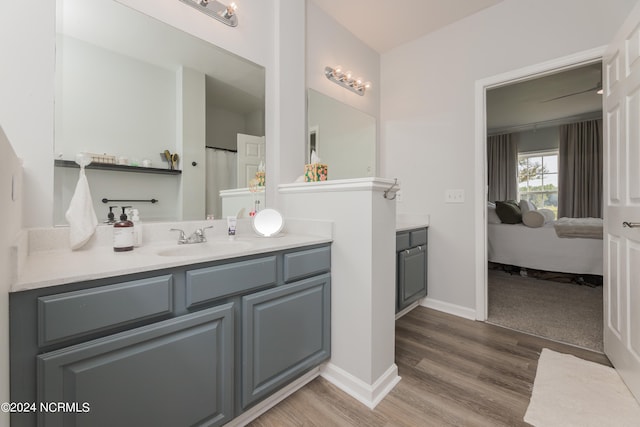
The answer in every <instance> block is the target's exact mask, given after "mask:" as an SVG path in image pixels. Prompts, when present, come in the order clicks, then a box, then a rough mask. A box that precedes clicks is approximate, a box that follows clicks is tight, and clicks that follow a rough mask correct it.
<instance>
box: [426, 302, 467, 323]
mask: <svg viewBox="0 0 640 427" xmlns="http://www.w3.org/2000/svg"><path fill="white" fill-rule="evenodd" d="M421 305H422V306H423V307H427V308H432V309H434V310H438V311H443V312H445V313H449V314H453V315H454V316H458V317H464V318H465V319H469V320H476V311H475V310H474V309H472V308H468V307H462V306H461V305H456V304H451V303H448V302H444V301H439V300H437V299H432V298H429V297H427V298H425V299H423V300H422V303H421Z"/></svg>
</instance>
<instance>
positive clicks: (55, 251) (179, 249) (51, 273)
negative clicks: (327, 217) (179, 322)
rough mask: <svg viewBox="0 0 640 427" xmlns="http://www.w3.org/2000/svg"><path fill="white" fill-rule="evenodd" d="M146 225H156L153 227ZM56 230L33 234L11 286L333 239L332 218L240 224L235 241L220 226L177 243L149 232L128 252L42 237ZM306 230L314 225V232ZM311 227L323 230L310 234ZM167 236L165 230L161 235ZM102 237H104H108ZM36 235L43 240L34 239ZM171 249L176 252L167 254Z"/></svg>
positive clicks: (95, 276)
mask: <svg viewBox="0 0 640 427" xmlns="http://www.w3.org/2000/svg"><path fill="white" fill-rule="evenodd" d="M161 227H162V229H163V230H166V229H167V226H166V225H163V226H161ZM147 228H149V229H151V227H147ZM184 228H185V231H186V232H187V234H189V233H190V232H191V231H192V230H191V228H197V227H191V228H190V227H186V226H185V227H184ZM218 228H220V227H218ZM225 228H226V224H225ZM51 230H53V231H52V232H50V233H47V232H46V231H43V230H39V231H38V232H39V233H40V235H41V236H38V237H35V238H34V237H33V236H30V237H29V241H30V243H29V246H30V247H31V249H32V250H30V251H28V254H27V255H26V257H25V258H24V259H23V260H22V262H21V266H20V268H19V271H18V274H17V280H16V282H15V283H14V284H13V285H12V287H11V292H17V291H24V290H29V289H38V288H43V287H48V286H55V285H61V284H66V283H73V282H80V281H85V280H94V279H101V278H105V277H112V276H119V275H124V274H132V273H140V272H145V271H153V270H159V269H164V268H171V267H178V266H183V265H189V264H195V263H201V262H207V261H215V260H220V259H228V258H235V257H241V256H247V255H255V254H260V253H265V252H273V251H279V250H285V249H291V248H296V247H302V246H309V245H315V244H322V243H328V242H331V241H332V239H331V224H330V223H329V225H328V226H327V225H326V224H324V225H323V224H321V225H320V227H317V226H311V227H308V226H306V227H298V226H295V227H294V226H291V227H289V229H288V230H287V229H285V232H284V233H282V234H280V235H279V236H276V237H270V238H266V237H260V236H258V235H257V234H255V233H253V231H252V230H251V231H249V230H247V229H246V227H245V229H244V230H241V229H240V227H239V230H238V231H239V233H238V236H236V238H235V240H234V241H229V239H228V237H227V236H226V234H223V233H222V232H221V231H223V230H220V231H218V232H217V233H215V232H211V235H210V237H208V242H207V243H195V244H187V245H178V244H177V239H176V238H173V239H171V240H168V239H167V238H165V239H154V238H148V239H147V240H148V242H147V243H146V244H144V245H143V246H142V247H139V248H134V250H133V251H128V252H114V250H113V247H112V246H111V245H106V244H102V245H100V244H93V245H87V248H86V249H84V250H76V251H72V250H71V249H69V248H68V245H66V246H67V247H64V246H62V247H60V245H58V246H56V245H55V244H53V243H51V242H48V243H46V244H45V243H43V242H42V240H47V238H48V239H49V240H61V239H60V234H64V232H65V231H66V230H63V231H60V230H56V229H51ZM303 230H304V231H307V230H309V234H306V233H305V232H304V231H303ZM145 231H146V229H145ZM300 231H303V232H300ZM318 231H319V232H318ZM101 232H102V233H103V234H108V233H110V232H111V230H110V229H107V230H101ZM311 232H318V233H317V234H310V233H311ZM67 233H68V232H67ZM47 236H48V237H47ZM166 236H167V235H166V234H165V235H163V236H161V237H166ZM67 237H68V234H67ZM171 237H174V236H171ZM175 237H177V234H176V236H175ZM143 238H144V235H143ZM97 239H98V240H102V241H103V242H102V243H104V238H103V237H98V238H97ZM34 240H37V241H38V242H34ZM200 249H202V251H200ZM167 251H168V252H170V253H171V254H170V255H162V253H163V252H167ZM175 253H178V255H176V254H175Z"/></svg>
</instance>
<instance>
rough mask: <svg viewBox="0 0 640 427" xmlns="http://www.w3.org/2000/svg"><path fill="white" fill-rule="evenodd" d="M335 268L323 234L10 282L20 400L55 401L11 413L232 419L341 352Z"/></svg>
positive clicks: (17, 419) (76, 421)
mask: <svg viewBox="0 0 640 427" xmlns="http://www.w3.org/2000/svg"><path fill="white" fill-rule="evenodd" d="M330 271H331V246H330V245H329V244H318V245H310V246H307V247H302V248H288V249H284V250H280V251H274V252H269V253H260V254H253V255H247V256H240V257H235V258H230V259H222V260H215V261H208V262H202V263H197V264H192V265H182V266H177V267H171V268H165V269H161V270H155V271H149V272H139V273H134V274H130V275H125V276H117V277H106V278H102V279H96V280H93V281H87V282H73V283H68V284H65V285H60V286H56V287H51V288H39V289H34V290H29V291H23V292H13V293H10V294H9V315H10V364H11V369H10V373H11V381H10V389H11V401H13V402H23V403H24V402H27V403H33V404H37V405H40V404H41V403H42V404H52V405H54V406H52V407H51V408H52V409H53V410H51V411H42V410H34V411H27V412H14V413H12V414H11V425H12V426H14V427H32V426H34V425H38V426H46V427H50V426H71V425H73V426H91V427H94V426H109V427H111V426H119V427H120V426H125V427H126V426H136V427H138V426H154V427H155V426H167V427H174V426H196V425H197V426H218V425H222V424H225V423H227V422H229V421H231V420H232V419H233V418H234V417H237V416H238V415H240V414H241V413H243V412H244V411H245V410H246V409H248V408H249V407H250V406H252V405H253V404H255V403H257V402H258V401H259V400H262V399H264V398H266V397H268V396H269V395H270V394H272V393H273V392H275V391H276V390H277V389H279V388H281V387H284V386H285V385H286V384H288V383H290V382H291V381H293V380H295V379H296V378H298V377H299V376H301V375H303V374H304V373H305V372H307V371H309V370H310V369H312V368H313V367H315V366H318V365H319V364H320V362H322V361H324V360H326V359H327V358H329V356H330V334H331V331H330V310H331V309H330V303H331V298H330ZM56 403H61V404H63V405H67V406H65V408H63V409H64V410H59V409H57V408H56V407H55V404H56ZM69 405H71V406H69Z"/></svg>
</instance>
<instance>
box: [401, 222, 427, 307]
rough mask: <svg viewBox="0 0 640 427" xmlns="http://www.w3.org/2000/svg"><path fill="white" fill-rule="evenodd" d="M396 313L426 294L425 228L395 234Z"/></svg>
mask: <svg viewBox="0 0 640 427" xmlns="http://www.w3.org/2000/svg"><path fill="white" fill-rule="evenodd" d="M396 252H397V260H396V263H397V264H396V265H397V268H396V313H397V312H399V311H401V310H402V309H404V308H406V307H408V306H409V305H411V303H413V302H415V301H417V300H419V299H420V298H424V297H425V296H427V229H426V228H420V229H415V230H410V231H405V232H400V233H397V234H396Z"/></svg>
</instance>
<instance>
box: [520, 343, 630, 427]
mask: <svg viewBox="0 0 640 427" xmlns="http://www.w3.org/2000/svg"><path fill="white" fill-rule="evenodd" d="M524 420H525V421H526V422H528V423H529V424H532V425H534V426H536V427H551V426H562V427H568V426H579V427H586V426H594V427H596V426H597V427H601V426H616V427H623V426H636V427H637V426H639V425H640V405H639V404H638V402H636V400H635V399H634V398H633V396H632V395H631V392H630V391H629V389H627V387H626V386H625V385H624V383H623V382H622V380H621V379H620V376H619V375H618V373H617V372H616V371H615V369H613V368H610V367H608V366H603V365H600V364H597V363H594V362H588V361H586V360H582V359H579V358H577V357H575V356H572V355H569V354H562V353H556V352H555V351H552V350H549V349H547V348H545V349H543V350H542V354H540V360H539V361H538V370H537V372H536V379H535V381H534V383H533V393H532V395H531V401H530V402H529V407H528V408H527V413H526V414H525V415H524Z"/></svg>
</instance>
